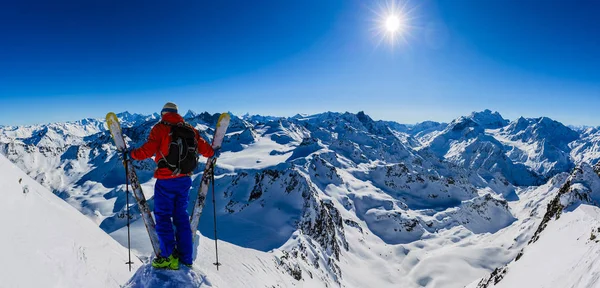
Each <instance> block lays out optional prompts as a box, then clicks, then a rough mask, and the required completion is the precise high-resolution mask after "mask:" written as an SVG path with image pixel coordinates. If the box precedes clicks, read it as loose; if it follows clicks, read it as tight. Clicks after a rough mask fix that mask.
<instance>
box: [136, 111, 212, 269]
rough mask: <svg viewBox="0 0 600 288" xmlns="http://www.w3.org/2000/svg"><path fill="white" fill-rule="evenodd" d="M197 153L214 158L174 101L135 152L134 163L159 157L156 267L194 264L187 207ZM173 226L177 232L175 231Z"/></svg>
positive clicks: (210, 150)
mask: <svg viewBox="0 0 600 288" xmlns="http://www.w3.org/2000/svg"><path fill="white" fill-rule="evenodd" d="M178 145H179V147H178ZM182 145H183V149H184V150H186V149H188V148H189V149H193V153H190V155H187V157H186V156H185V151H183V153H184V154H181V153H182V152H181V151H182V150H177V149H181V146H182ZM194 145H195V146H194ZM173 149H175V150H173ZM177 151H179V153H177ZM186 151H187V150H186ZM196 151H197V152H198V153H200V154H202V155H203V156H204V157H207V158H210V157H212V156H213V155H214V151H213V149H212V147H211V146H210V144H208V143H207V142H206V141H205V140H204V139H202V137H200V134H199V133H198V131H197V130H196V129H194V128H193V127H192V126H190V125H189V124H187V123H185V121H184V120H183V117H181V115H179V114H178V113H177V105H176V104H174V103H171V102H168V103H167V104H165V105H164V107H163V109H162V111H161V121H160V122H159V123H158V124H156V125H155V126H154V127H153V128H152V130H151V131H150V135H149V136H148V141H146V143H144V144H143V145H142V146H141V147H139V148H137V149H134V150H132V151H131V155H130V156H131V159H134V160H144V159H147V158H150V157H152V156H155V158H154V161H155V162H156V164H157V166H158V168H157V169H156V171H155V172H154V177H155V178H156V179H157V180H156V184H155V186H154V217H155V218H156V233H157V234H158V238H159V242H160V250H161V255H160V256H159V257H156V258H154V260H153V261H152V266H153V267H155V268H167V269H173V270H177V269H179V262H181V263H182V264H184V265H187V266H191V265H192V251H193V247H192V232H191V227H190V220H189V215H188V213H187V206H188V197H189V191H190V188H191V186H192V179H191V177H190V175H191V172H192V171H193V170H194V168H195V167H196V166H197V164H198V158H197V154H196ZM169 152H171V153H169ZM177 154H179V155H177ZM192 154H193V155H192ZM182 155H184V156H182ZM171 218H172V222H171ZM173 225H175V230H176V232H175V231H173Z"/></svg>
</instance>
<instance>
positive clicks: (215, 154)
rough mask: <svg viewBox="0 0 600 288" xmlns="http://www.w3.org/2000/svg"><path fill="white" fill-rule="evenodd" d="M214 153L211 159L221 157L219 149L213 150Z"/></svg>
mask: <svg viewBox="0 0 600 288" xmlns="http://www.w3.org/2000/svg"><path fill="white" fill-rule="evenodd" d="M214 151H215V153H214V154H213V156H212V157H213V158H219V156H221V148H218V149H215V150H214Z"/></svg>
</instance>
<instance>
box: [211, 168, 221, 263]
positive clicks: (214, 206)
mask: <svg viewBox="0 0 600 288" xmlns="http://www.w3.org/2000/svg"><path fill="white" fill-rule="evenodd" d="M215 162H216V158H215V159H214V160H213V163H212V166H213V167H212V168H213V169H212V174H211V175H210V178H211V182H212V198H213V199H212V200H213V226H214V227H215V257H216V259H217V262H216V263H213V264H214V265H216V266H217V271H219V266H220V265H221V263H219V247H218V245H217V206H216V205H217V204H216V201H215Z"/></svg>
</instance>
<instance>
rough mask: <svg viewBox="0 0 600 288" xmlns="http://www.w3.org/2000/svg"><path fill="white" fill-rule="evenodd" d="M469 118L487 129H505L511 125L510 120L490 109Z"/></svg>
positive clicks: (472, 114) (474, 113)
mask: <svg viewBox="0 0 600 288" xmlns="http://www.w3.org/2000/svg"><path fill="white" fill-rule="evenodd" d="M468 118H469V119H471V120H473V121H474V122H475V123H477V124H479V125H481V126H483V127H484V128H485V129H497V128H500V127H504V126H506V125H508V123H509V121H508V120H506V119H504V118H502V115H500V113H498V112H492V111H491V110H489V109H486V110H484V111H481V112H473V113H471V115H470V116H469V117H468Z"/></svg>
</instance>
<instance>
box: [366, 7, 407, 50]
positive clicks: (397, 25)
mask: <svg viewBox="0 0 600 288" xmlns="http://www.w3.org/2000/svg"><path fill="white" fill-rule="evenodd" d="M379 3H381V4H380V5H379V9H377V10H376V11H373V12H374V13H375V15H376V16H377V17H376V19H374V22H375V23H374V24H375V26H374V27H373V31H374V34H375V35H377V36H378V38H379V40H380V43H381V42H388V44H389V45H391V46H395V45H396V44H397V43H398V42H406V40H407V39H406V37H407V36H409V35H408V34H409V33H410V30H411V29H410V28H411V26H410V22H411V17H410V16H411V14H412V13H411V12H413V10H412V9H407V8H408V7H407V3H408V2H407V0H385V1H382V2H379Z"/></svg>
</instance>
